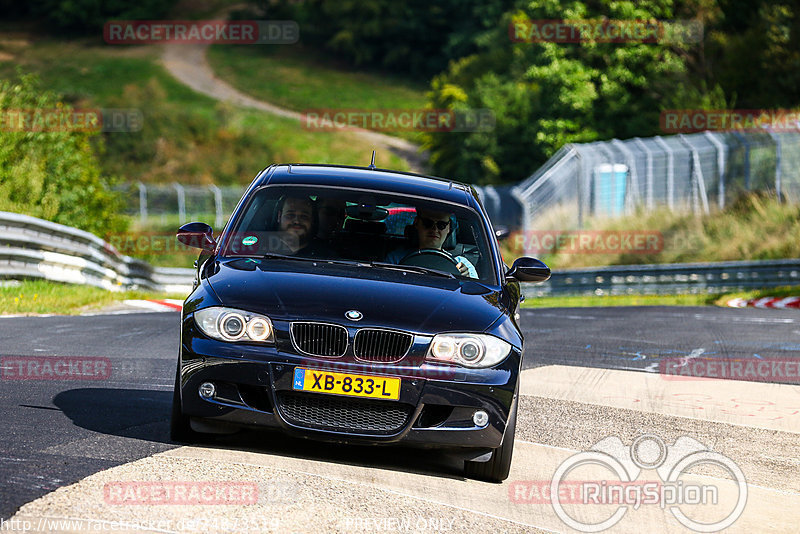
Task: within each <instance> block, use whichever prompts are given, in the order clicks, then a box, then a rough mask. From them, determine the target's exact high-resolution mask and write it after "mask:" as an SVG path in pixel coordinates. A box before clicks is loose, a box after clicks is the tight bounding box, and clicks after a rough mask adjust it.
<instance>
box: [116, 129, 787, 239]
mask: <svg viewBox="0 0 800 534" xmlns="http://www.w3.org/2000/svg"><path fill="white" fill-rule="evenodd" d="M475 189H476V190H477V192H478V194H479V196H480V197H481V201H482V202H483V204H484V206H485V207H486V210H487V212H488V213H489V216H490V218H491V219H492V222H493V223H494V224H495V225H504V226H507V227H509V228H510V229H512V230H525V231H527V230H533V229H536V230H547V229H562V230H570V229H576V228H582V227H583V226H584V224H585V222H586V221H587V220H588V219H589V218H594V217H609V218H613V217H619V216H623V215H628V214H632V213H634V212H636V210H637V209H645V210H652V209H655V208H658V207H668V208H670V209H672V210H675V211H694V212H701V213H710V211H711V209H713V208H714V207H718V208H724V207H725V205H726V204H727V203H728V202H730V201H731V199H733V198H735V197H736V196H737V195H738V194H739V193H741V192H742V191H753V190H771V191H775V192H776V193H777V194H778V195H781V196H784V197H790V198H792V199H800V133H794V132H792V133H775V132H766V131H765V132H764V133H738V132H732V133H727V132H726V133H718V132H702V133H697V134H689V135H673V136H664V137H659V136H656V137H649V138H638V137H635V138H633V139H627V140H624V141H621V140H619V139H613V140H611V141H598V142H595V143H584V144H568V145H565V146H564V147H562V148H561V149H560V150H559V151H558V152H557V153H556V154H555V155H553V157H551V158H550V159H549V160H548V161H547V162H546V163H545V164H544V165H543V166H542V167H541V168H540V169H539V170H537V171H536V172H535V173H534V174H533V175H532V176H531V177H530V178H528V179H527V180H524V181H522V182H520V183H519V184H516V185H507V186H483V187H477V186H476V187H475ZM122 190H123V193H124V194H125V197H126V212H127V213H128V214H130V215H136V216H138V217H139V219H140V220H141V222H142V223H143V224H144V225H147V224H149V223H153V222H155V223H159V222H160V223H166V222H178V223H181V224H182V223H184V222H187V221H189V220H203V221H205V222H208V223H212V222H213V226H214V227H215V228H217V229H221V228H222V226H223V225H224V223H225V220H226V217H227V216H228V215H229V214H230V213H231V212H232V211H233V209H234V208H235V206H236V203H237V202H238V201H239V199H240V198H241V196H242V193H244V190H245V186H228V187H218V186H215V185H209V186H190V185H181V184H177V183H173V184H168V185H145V184H142V183H138V184H131V185H128V186H125V187H124V188H123V189H122Z"/></svg>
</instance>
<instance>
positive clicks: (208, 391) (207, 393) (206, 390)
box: [197, 382, 477, 415]
mask: <svg viewBox="0 0 800 534" xmlns="http://www.w3.org/2000/svg"><path fill="white" fill-rule="evenodd" d="M197 392H198V393H200V396H201V397H203V398H204V399H210V398H211V397H213V396H214V394H215V393H216V392H217V388H216V386H214V384H212V383H211V382H203V383H202V384H200V387H199V388H198V389H197ZM476 415H477V414H476Z"/></svg>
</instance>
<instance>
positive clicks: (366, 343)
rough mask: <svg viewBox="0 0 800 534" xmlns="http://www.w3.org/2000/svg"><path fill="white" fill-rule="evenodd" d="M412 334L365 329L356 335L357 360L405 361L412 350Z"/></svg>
mask: <svg viewBox="0 0 800 534" xmlns="http://www.w3.org/2000/svg"><path fill="white" fill-rule="evenodd" d="M412 339H413V337H412V336H411V334H406V333H404V332H393V331H391V330H378V329H369V328H365V329H363V330H359V331H358V333H357V334H356V339H355V343H354V349H355V355H356V358H357V359H359V360H363V361H368V362H381V363H392V362H397V361H400V360H402V359H403V356H405V355H406V353H407V352H408V349H409V348H411V341H412Z"/></svg>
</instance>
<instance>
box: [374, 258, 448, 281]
mask: <svg viewBox="0 0 800 534" xmlns="http://www.w3.org/2000/svg"><path fill="white" fill-rule="evenodd" d="M370 265H371V266H372V267H380V268H382V269H394V270H396V271H406V272H410V273H420V274H433V275H437V276H444V277H445V278H453V279H454V280H457V278H456V275H454V274H453V273H448V272H445V271H438V270H436V269H429V268H427V267H420V266H419V265H398V264H397V263H385V262H380V261H373V262H370Z"/></svg>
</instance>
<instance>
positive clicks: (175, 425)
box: [169, 364, 199, 443]
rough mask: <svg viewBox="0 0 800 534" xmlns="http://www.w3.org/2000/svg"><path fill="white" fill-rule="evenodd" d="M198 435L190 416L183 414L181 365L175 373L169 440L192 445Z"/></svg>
mask: <svg viewBox="0 0 800 534" xmlns="http://www.w3.org/2000/svg"><path fill="white" fill-rule="evenodd" d="M198 437H199V436H198V434H197V432H195V431H194V430H192V427H191V425H190V423H189V416H188V415H185V414H184V413H183V409H182V407H181V378H180V364H178V370H177V371H176V372H175V387H174V388H173V390H172V415H171V417H170V422H169V438H170V439H171V440H172V441H175V442H178V443H192V442H195V441H197V439H198Z"/></svg>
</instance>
